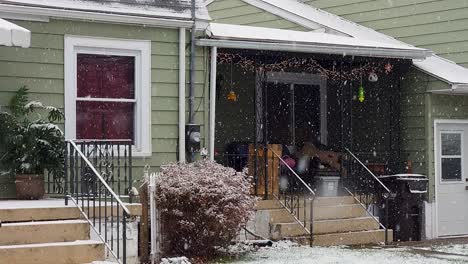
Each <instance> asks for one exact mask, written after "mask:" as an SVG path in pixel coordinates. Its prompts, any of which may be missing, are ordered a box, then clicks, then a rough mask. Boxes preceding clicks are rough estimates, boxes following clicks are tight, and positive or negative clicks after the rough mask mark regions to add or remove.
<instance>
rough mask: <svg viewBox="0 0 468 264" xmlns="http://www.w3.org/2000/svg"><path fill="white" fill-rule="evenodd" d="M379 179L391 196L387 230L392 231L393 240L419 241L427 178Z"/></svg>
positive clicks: (395, 176) (406, 175) (394, 177)
mask: <svg viewBox="0 0 468 264" xmlns="http://www.w3.org/2000/svg"><path fill="white" fill-rule="evenodd" d="M379 178H380V180H381V181H382V182H383V183H384V184H385V185H386V186H387V187H388V188H389V189H390V191H391V192H392V194H393V195H392V197H391V198H390V199H389V202H388V214H389V215H388V228H390V229H392V230H393V240H394V241H417V240H421V231H422V224H421V223H422V208H423V202H424V200H425V198H426V193H427V184H428V179H427V177H426V176H424V175H421V174H396V175H385V176H380V177H379Z"/></svg>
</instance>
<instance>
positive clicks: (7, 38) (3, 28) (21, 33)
mask: <svg viewBox="0 0 468 264" xmlns="http://www.w3.org/2000/svg"><path fill="white" fill-rule="evenodd" d="M0 45H4V46H15V47H22V48H29V46H30V45H31V31H29V30H27V29H25V28H23V27H20V26H18V25H16V24H13V23H11V22H9V21H6V20H4V19H1V18H0Z"/></svg>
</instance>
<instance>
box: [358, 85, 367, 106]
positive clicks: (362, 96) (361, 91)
mask: <svg viewBox="0 0 468 264" xmlns="http://www.w3.org/2000/svg"><path fill="white" fill-rule="evenodd" d="M365 99H366V97H365V92H364V87H363V86H362V85H361V86H359V89H358V100H359V102H361V103H362V102H364V100H365Z"/></svg>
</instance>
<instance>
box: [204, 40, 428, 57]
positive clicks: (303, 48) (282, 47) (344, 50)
mask: <svg viewBox="0 0 468 264" xmlns="http://www.w3.org/2000/svg"><path fill="white" fill-rule="evenodd" d="M196 43H197V45H198V46H208V47H218V48H229V49H252V50H272V51H290V52H303V53H322V54H337V55H343V56H363V57H379V58H397V59H425V58H427V57H428V56H431V55H432V54H433V53H432V51H429V50H405V49H389V48H373V47H356V46H346V45H332V44H330V45H326V44H314V43H311V44H298V43H278V42H258V41H238V40H222V39H199V40H197V42H196Z"/></svg>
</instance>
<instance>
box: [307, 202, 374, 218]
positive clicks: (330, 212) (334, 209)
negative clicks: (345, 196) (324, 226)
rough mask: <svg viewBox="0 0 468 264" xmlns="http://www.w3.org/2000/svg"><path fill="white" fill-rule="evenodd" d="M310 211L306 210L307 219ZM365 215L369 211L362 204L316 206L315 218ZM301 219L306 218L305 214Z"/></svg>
mask: <svg viewBox="0 0 468 264" xmlns="http://www.w3.org/2000/svg"><path fill="white" fill-rule="evenodd" d="M309 212H310V211H309V210H307V211H306V216H307V219H310V213H309ZM365 216H367V212H366V210H365V209H364V208H363V207H362V206H361V205H360V204H344V205H336V206H317V207H314V220H331V219H347V218H356V217H365ZM300 219H304V218H303V216H302V217H301V218H300Z"/></svg>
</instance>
